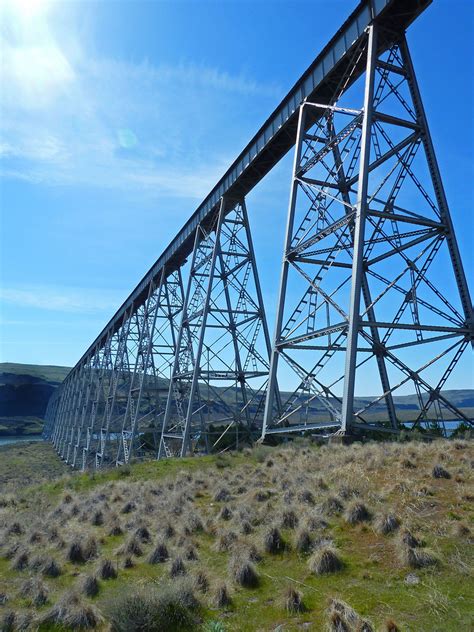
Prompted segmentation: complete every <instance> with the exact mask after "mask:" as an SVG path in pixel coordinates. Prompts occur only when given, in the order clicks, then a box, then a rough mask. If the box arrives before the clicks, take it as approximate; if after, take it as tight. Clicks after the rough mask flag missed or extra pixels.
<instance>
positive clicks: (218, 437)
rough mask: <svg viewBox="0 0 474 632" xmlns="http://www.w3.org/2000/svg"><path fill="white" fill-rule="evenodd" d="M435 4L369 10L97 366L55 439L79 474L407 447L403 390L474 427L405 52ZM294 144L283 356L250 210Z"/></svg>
mask: <svg viewBox="0 0 474 632" xmlns="http://www.w3.org/2000/svg"><path fill="white" fill-rule="evenodd" d="M428 4H429V2H428V1H423V0H419V1H410V2H408V1H405V0H374V1H373V2H369V1H368V0H365V1H362V2H360V4H359V6H358V7H357V9H356V10H355V11H354V12H353V14H352V15H351V16H350V17H349V18H348V20H346V22H345V23H344V24H343V26H342V27H341V29H339V31H338V32H337V33H336V35H335V36H334V37H333V38H332V40H331V41H330V42H329V44H328V45H327V46H326V47H325V49H324V50H323V51H322V53H321V54H320V55H319V56H318V57H317V58H316V60H315V61H314V62H313V64H312V65H311V66H310V68H309V69H308V71H307V72H306V73H305V74H304V75H303V76H302V77H301V78H300V79H299V80H298V82H297V83H296V85H295V86H294V88H293V89H292V90H291V91H290V93H289V94H288V95H287V97H286V98H285V99H284V100H283V101H282V103H281V104H280V105H279V106H278V108H277V109H276V110H275V112H274V113H273V114H272V115H271V117H270V118H269V119H268V120H267V121H266V123H265V124H264V125H263V126H262V128H261V129H260V130H259V132H258V133H257V135H256V136H255V137H254V138H253V139H252V141H251V142H250V143H249V145H248V146H247V147H246V148H245V150H244V151H243V152H242V154H241V155H240V156H239V157H238V158H237V160H236V161H235V162H234V163H233V165H232V166H231V167H230V169H229V170H228V172H227V173H226V174H225V175H224V177H223V178H222V179H221V180H220V181H219V183H218V184H217V185H216V187H215V188H214V189H213V191H212V192H211V193H210V194H209V196H208V197H207V198H206V199H205V200H204V202H203V204H202V205H201V206H200V207H199V208H198V209H197V211H196V212H195V213H194V214H193V215H192V217H191V218H190V220H189V221H188V222H187V223H186V225H185V226H184V227H183V229H182V230H181V231H180V232H179V233H178V235H177V236H176V238H175V240H173V242H172V243H171V244H170V246H169V247H168V248H167V249H166V250H165V252H164V253H163V255H162V256H161V257H160V258H159V259H158V261H157V262H156V264H155V265H154V266H153V267H152V269H151V270H150V271H149V272H148V273H147V275H146V276H145V277H144V279H143V280H142V281H141V282H140V284H139V285H138V286H137V288H135V290H134V291H133V292H132V294H131V295H130V297H129V298H128V299H127V301H125V303H124V304H123V305H122V307H121V308H120V309H119V310H118V311H117V313H116V314H115V316H114V317H113V318H112V319H111V321H110V322H109V324H108V325H107V326H106V327H105V328H104V330H103V331H102V332H101V334H100V335H99V336H98V338H97V339H96V340H95V341H94V343H93V344H92V345H91V347H90V348H89V349H88V350H87V351H86V353H85V354H84V355H83V357H82V358H81V360H80V361H79V362H78V364H77V365H76V367H74V369H73V370H72V371H71V373H70V374H69V375H68V377H67V378H66V380H65V382H64V384H63V385H62V387H61V388H60V389H59V390H58V392H57V393H56V395H55V397H53V398H52V399H51V401H50V404H49V406H48V411H47V421H46V427H45V435H46V436H47V437H49V438H51V439H52V441H53V442H54V444H55V446H56V448H57V450H58V452H59V453H60V455H61V456H62V457H63V458H64V459H65V460H66V461H67V462H68V463H70V464H71V465H72V466H73V467H82V468H86V467H97V468H100V467H102V466H104V465H109V464H117V465H120V464H123V463H127V462H129V461H130V460H131V459H132V458H139V457H141V456H143V455H145V454H147V455H150V454H156V455H157V456H158V457H159V458H167V457H170V456H183V455H184V454H186V453H189V452H203V451H204V452H205V451H209V450H219V449H225V446H226V445H229V438H230V439H231V441H230V444H231V445H236V444H238V442H239V441H246V442H248V441H252V440H254V439H256V438H257V437H259V436H260V435H261V436H262V437H263V438H264V439H265V438H266V437H268V436H269V435H272V434H278V435H283V436H284V435H288V434H291V433H292V432H302V431H310V432H325V433H333V432H336V431H339V432H342V433H356V432H361V433H364V432H367V431H372V430H373V429H374V428H376V429H377V430H378V431H379V432H398V431H399V430H400V428H401V427H402V426H401V422H402V421H403V419H401V418H400V414H399V410H398V409H397V403H396V397H397V394H398V393H400V392H410V393H415V395H416V397H417V401H418V407H417V413H416V415H415V417H414V418H413V419H412V420H411V421H412V422H413V427H417V425H419V424H424V425H426V424H434V425H436V427H437V428H441V429H443V424H444V421H445V420H446V419H458V420H462V421H465V422H466V423H469V424H470V423H471V420H470V419H468V418H467V416H466V415H465V414H464V413H463V411H462V410H459V409H458V408H457V407H456V406H454V405H453V404H452V402H450V401H448V399H447V398H446V396H445V393H444V389H445V388H446V385H447V384H448V385H449V379H450V378H452V375H453V373H454V372H455V370H456V366H457V364H458V360H459V358H460V357H461V355H462V354H463V353H464V352H465V351H466V350H467V349H468V348H469V346H470V345H469V342H470V341H472V326H473V318H472V304H471V300H470V296H469V290H468V287H467V283H466V279H465V275H464V271H463V267H462V262H461V259H460V256H459V252H458V248H457V244H456V238H455V235H454V230H453V226H452V222H451V218H450V214H449V209H448V205H447V201H446V197H445V194H444V190H443V186H442V182H441V178H440V174H439V170H438V166H437V162H436V157H435V153H434V149H433V146H432V142H431V138H430V134H429V130H428V126H427V122H426V117H425V113H424V110H423V105H422V101H421V96H420V94H419V90H418V85H417V82H416V77H415V73H414V69H413V65H412V62H411V59H410V55H409V51H408V46H407V43H406V39H405V34H404V32H405V30H406V28H407V27H408V26H409V24H410V23H411V22H412V21H413V20H414V19H416V17H417V16H418V15H419V14H420V13H421V12H422V11H423V10H424V9H425V8H426V6H427V5H428ZM293 145H295V161H294V169H293V175H292V180H291V183H290V185H291V186H290V189H291V191H290V205H289V215H288V230H287V237H286V243H285V246H284V256H283V268H282V280H281V288H280V296H279V299H278V306H277V322H276V334H275V337H274V339H273V342H272V341H271V339H270V336H269V334H268V326H267V322H266V318H265V310H264V305H263V299H262V290H261V288H260V284H259V279H258V271H257V263H256V258H255V253H254V251H253V245H252V239H251V232H250V225H249V219H248V215H247V208H246V205H245V196H246V194H247V193H248V192H249V191H250V190H251V189H252V188H253V187H254V186H255V185H256V184H257V183H258V181H259V180H260V179H261V178H262V177H264V175H265V174H266V173H268V172H269V171H270V170H271V169H272V168H273V166H274V165H275V164H276V163H277V162H278V161H279V160H280V159H281V158H282V157H283V156H284V154H285V153H286V152H287V151H288V149H290V148H291V147H292V146H293ZM441 275H442V276H443V286H442V287H441V284H440V283H439V279H440V277H441ZM448 285H449V288H448ZM361 375H364V378H365V382H367V381H368V380H370V381H371V383H373V384H374V385H377V389H376V390H377V391H378V392H377V394H376V396H374V397H373V398H372V399H370V400H369V399H368V398H367V397H361V394H360V376H361ZM289 376H291V377H289Z"/></svg>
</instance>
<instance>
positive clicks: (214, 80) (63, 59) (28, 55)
mask: <svg viewBox="0 0 474 632" xmlns="http://www.w3.org/2000/svg"><path fill="white" fill-rule="evenodd" d="M4 18H5V20H6V22H5V24H6V26H5V25H4V28H3V29H2V32H1V37H2V41H1V44H0V45H1V47H2V52H3V87H2V96H1V98H2V122H1V131H2V137H3V140H2V142H1V144H0V155H1V161H2V171H1V173H2V175H3V176H4V177H8V178H15V179H19V178H20V179H24V180H28V181H31V182H41V183H45V184H50V185H77V184H79V185H92V186H100V187H114V188H117V189H119V190H120V189H128V190H133V191H144V192H148V193H149V192H150V191H152V192H154V193H155V194H156V195H173V196H175V197H190V198H200V197H202V196H203V195H205V194H206V193H207V192H208V191H209V190H210V188H211V187H212V186H213V185H214V184H215V182H216V180H217V178H218V177H219V176H221V175H222V173H223V172H224V171H225V169H226V168H227V167H228V166H229V164H230V162H231V159H232V158H234V157H235V155H233V154H232V155H231V154H230V152H229V151H228V150H227V151H226V150H224V151H223V150H222V149H220V148H218V147H217V146H214V145H215V144H214V142H213V136H215V129H213V128H212V127H210V126H209V125H210V123H209V120H210V118H212V117H203V116H202V112H203V111H207V112H208V111H212V112H215V120H214V124H218V122H219V120H222V121H223V122H224V121H225V118H226V111H225V110H226V108H225V105H226V103H228V102H230V101H231V100H232V99H235V97H236V96H238V97H239V98H242V99H246V98H248V99H250V98H253V97H255V96H260V97H268V98H269V99H271V100H272V101H273V100H275V99H276V98H277V97H278V95H279V93H280V91H279V89H278V87H276V86H274V85H262V84H259V83H257V82H256V81H254V80H253V79H252V78H250V77H247V76H244V75H236V76H233V75H231V74H229V73H227V72H223V71H221V70H219V69H218V68H212V67H208V66H205V65H198V64H192V63H186V62H183V63H180V64H178V65H176V66H170V65H164V64H163V65H153V64H151V63H150V62H148V61H147V60H144V61H143V62H141V63H137V64H133V63H128V62H123V61H117V60H114V59H104V58H102V59H98V58H95V57H94V56H91V55H90V54H88V52H87V51H86V50H83V48H82V47H81V45H80V44H79V43H78V42H79V38H77V37H75V34H74V33H70V34H69V38H68V41H69V44H68V47H67V50H66V48H65V47H64V46H63V45H62V43H61V42H62V40H61V41H60V40H59V38H58V37H57V34H56V33H55V31H54V28H53V26H52V25H53V24H54V23H53V22H52V21H51V20H50V19H49V18H48V14H47V13H46V14H44V15H43V16H35V19H34V20H28V19H26V18H25V16H23V18H20V16H19V15H18V14H15V13H14V12H13V13H11V14H10V15H9V14H7V15H6V17H5V16H4ZM71 42H72V44H71ZM216 122H217V123H216ZM203 147H208V148H210V150H209V152H208V153H206V154H204V153H203V149H202V148H203ZM238 149H240V147H238Z"/></svg>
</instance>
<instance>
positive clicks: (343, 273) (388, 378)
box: [263, 24, 474, 437]
mask: <svg viewBox="0 0 474 632" xmlns="http://www.w3.org/2000/svg"><path fill="white" fill-rule="evenodd" d="M378 31H379V28H378V27H377V26H376V25H375V24H373V25H371V26H369V27H368V29H367V33H366V37H365V38H364V39H363V40H362V41H361V42H360V45H359V46H358V47H357V49H356V50H355V51H354V52H353V64H352V65H351V67H350V68H349V72H347V73H346V74H345V75H344V76H343V77H342V78H341V81H340V82H339V84H338V85H337V87H336V88H335V90H334V94H333V97H332V98H331V99H330V100H329V101H328V102H327V103H325V104H317V103H311V102H306V103H304V104H303V105H302V106H301V107H300V112H299V125H298V136H297V142H296V152H295V160H294V168H293V179H292V186H291V195H290V204H289V213H288V225H287V234H286V243H285V251H284V258H283V269H282V276H281V286H280V295H279V303H278V315H277V324H276V336H275V342H274V345H273V350H272V361H271V369H270V388H269V390H268V397H267V409H266V413H265V423H264V428H263V436H264V437H265V436H266V435H268V434H271V433H275V432H288V431H299V432H301V430H305V429H318V428H333V429H338V428H340V431H342V432H343V433H351V432H354V431H364V430H367V429H371V428H372V429H373V428H378V429H379V430H392V431H397V430H398V429H399V427H400V421H401V420H400V419H399V413H398V411H397V409H396V406H395V404H394V400H393V395H394V393H396V392H397V390H398V389H403V387H406V386H407V385H409V386H410V389H409V392H410V391H411V392H414V393H416V395H417V398H418V403H419V409H420V410H419V414H418V415H417V417H416V419H415V424H414V425H415V427H416V425H418V424H419V423H420V422H422V421H423V422H426V421H429V422H433V423H435V424H441V426H442V424H443V421H444V420H445V419H446V418H447V419H453V418H454V419H458V420H463V421H466V422H470V420H469V418H468V417H467V416H466V415H465V414H464V413H463V412H462V411H460V410H459V409H458V408H457V407H456V406H454V405H453V404H452V403H451V402H450V401H449V399H448V398H446V397H445V395H444V394H443V393H442V392H441V391H442V389H443V388H444V387H445V385H446V383H447V380H448V378H449V377H450V375H451V373H452V372H453V370H454V368H455V366H456V364H457V362H458V360H459V358H460V357H461V355H462V353H463V352H464V351H465V349H466V348H467V347H468V345H469V342H470V341H472V339H473V322H474V321H473V312H472V303H471V299H470V296H469V290H468V287H467V283H466V278H465V275H464V271H463V267H462V263H461V259H460V255H459V251H458V246H457V243H456V238H455V235H454V231H453V225H452V222H451V217H450V213H449V209H448V205H447V202H446V196H445V193H444V190H443V185H442V182H441V178H440V174H439V169H438V165H437V161H436V157H435V154H434V150H433V145H432V141H431V137H430V133H429V130H428V125H427V122H426V116H425V112H424V109H423V105H422V101H421V97H420V93H419V89H418V84H417V81H416V77H415V74H414V70H413V66H412V62H411V58H410V54H409V51H408V46H407V43H406V40H405V37H404V36H403V35H402V36H397V35H396V34H395V35H392V34H387V32H385V33H384V39H385V40H386V38H387V36H389V37H390V36H391V37H393V44H392V45H391V46H390V48H389V50H387V51H385V52H384V53H383V54H382V55H379V53H378V45H377V36H378V34H379V33H378ZM360 64H364V66H365V76H364V79H363V86H361V85H360V84H361V82H362V80H360V79H359V81H358V82H355V83H353V77H352V74H353V73H354V72H356V69H357V68H358V67H359V66H360ZM348 85H350V86H351V87H350V88H349V89H346V88H347V86H348ZM362 88H363V91H362ZM351 97H355V98H356V99H357V98H358V97H359V98H363V103H362V107H359V109H355V107H354V106H355V105H356V102H354V100H353V99H351ZM440 279H442V282H440ZM295 295H296V296H295ZM283 363H284V364H285V365H286V370H287V372H291V373H292V374H293V376H294V377H295V380H294V382H295V387H294V389H293V391H292V393H291V395H289V397H287V399H286V401H284V402H283V408H282V410H281V413H280V414H277V415H275V414H273V408H272V403H273V393H274V390H273V389H272V386H274V385H275V383H276V378H277V375H278V374H279V371H278V370H279V368H280V369H281V366H280V365H281V364H283ZM364 378H365V380H364ZM367 380H369V381H372V386H371V388H373V389H375V388H376V387H375V381H377V382H378V385H379V395H378V396H377V397H376V398H374V399H372V400H367V399H365V400H363V399H361V398H359V399H357V398H355V390H356V385H357V384H358V382H359V388H358V389H357V392H359V393H360V392H361V389H360V384H361V383H364V381H367ZM381 404H383V409H384V410H383V411H380V405H381ZM374 409H377V412H375V413H373V412H372V411H373V410H374ZM315 418H319V419H318V420H317V421H316V420H315Z"/></svg>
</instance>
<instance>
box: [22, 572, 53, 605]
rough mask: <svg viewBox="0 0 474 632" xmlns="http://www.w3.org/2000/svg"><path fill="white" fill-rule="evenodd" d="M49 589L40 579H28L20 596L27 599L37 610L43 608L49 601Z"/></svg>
mask: <svg viewBox="0 0 474 632" xmlns="http://www.w3.org/2000/svg"><path fill="white" fill-rule="evenodd" d="M48 593H49V591H48V587H47V586H46V584H44V583H43V582H42V581H41V580H40V579H37V578H36V577H30V579H27V580H26V581H25V582H24V583H23V585H22V587H21V589H20V595H21V596H22V597H23V598H24V599H26V600H27V601H28V602H29V603H30V604H31V605H33V606H35V608H41V606H44V604H45V603H46V602H47V601H48Z"/></svg>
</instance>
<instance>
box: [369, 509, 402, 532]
mask: <svg viewBox="0 0 474 632" xmlns="http://www.w3.org/2000/svg"><path fill="white" fill-rule="evenodd" d="M399 526H400V519H399V518H398V517H397V516H395V515H394V514H383V515H381V516H379V517H378V518H377V520H376V521H375V530H376V531H377V533H380V534H381V535H388V534H389V533H393V531H396V530H397V529H398V527H399Z"/></svg>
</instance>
